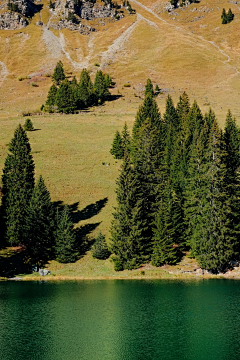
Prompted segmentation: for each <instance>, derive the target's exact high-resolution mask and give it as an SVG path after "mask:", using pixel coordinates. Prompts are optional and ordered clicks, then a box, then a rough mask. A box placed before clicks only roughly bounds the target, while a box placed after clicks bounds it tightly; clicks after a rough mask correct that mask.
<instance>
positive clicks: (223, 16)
mask: <svg viewBox="0 0 240 360" xmlns="http://www.w3.org/2000/svg"><path fill="white" fill-rule="evenodd" d="M221 19H222V24H227V23H228V18H227V13H226V10H225V9H224V8H223V11H222V15H221Z"/></svg>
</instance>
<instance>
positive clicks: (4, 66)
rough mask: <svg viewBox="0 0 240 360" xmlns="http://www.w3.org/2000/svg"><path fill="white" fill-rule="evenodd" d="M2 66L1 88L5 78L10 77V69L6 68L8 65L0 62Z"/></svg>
mask: <svg viewBox="0 0 240 360" xmlns="http://www.w3.org/2000/svg"><path fill="white" fill-rule="evenodd" d="M0 65H1V67H2V68H1V70H0V86H2V84H3V82H4V80H5V78H6V77H7V76H8V69H7V67H6V65H5V64H4V62H2V61H0Z"/></svg>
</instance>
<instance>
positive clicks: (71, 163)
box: [0, 0, 240, 276]
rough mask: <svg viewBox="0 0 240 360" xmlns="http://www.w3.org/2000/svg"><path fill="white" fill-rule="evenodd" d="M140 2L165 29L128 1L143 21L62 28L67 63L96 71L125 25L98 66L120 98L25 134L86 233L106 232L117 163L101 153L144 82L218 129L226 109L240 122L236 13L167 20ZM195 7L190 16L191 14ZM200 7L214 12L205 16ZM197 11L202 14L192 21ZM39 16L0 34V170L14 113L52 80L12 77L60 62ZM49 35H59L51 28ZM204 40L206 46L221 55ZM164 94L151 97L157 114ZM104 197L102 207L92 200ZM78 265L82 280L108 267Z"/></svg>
mask: <svg viewBox="0 0 240 360" xmlns="http://www.w3.org/2000/svg"><path fill="white" fill-rule="evenodd" d="M141 2H142V4H143V5H145V6H148V7H149V9H152V10H154V11H155V14H156V15H157V16H160V17H161V18H162V19H163V20H165V21H167V23H165V22H163V21H162V20H161V19H160V18H158V17H157V16H155V15H154V14H152V13H150V12H149V11H147V10H146V9H144V8H143V7H141V6H139V4H136V3H133V4H132V6H133V8H135V9H136V10H137V13H138V14H140V15H141V16H142V17H143V18H141V19H139V18H137V16H136V15H133V16H127V17H125V18H124V19H123V20H121V21H119V22H115V23H109V24H107V28H108V30H107V31H105V30H104V29H102V31H98V32H96V33H93V34H91V36H84V35H80V34H78V33H77V32H70V31H68V30H64V31H63V34H64V37H65V50H66V51H67V52H68V53H69V54H70V56H71V58H72V60H74V61H77V62H78V63H79V64H80V63H81V61H84V60H85V59H86V58H87V57H89V69H90V71H91V73H92V75H94V73H95V72H96V70H97V67H96V66H94V64H95V62H98V63H100V64H103V61H102V55H103V53H104V52H105V51H107V50H108V49H109V47H110V45H111V44H113V42H114V40H116V39H117V38H119V36H120V35H121V34H123V33H124V32H125V31H126V30H127V29H129V28H130V26H131V25H132V32H131V34H130V36H129V37H128V38H127V40H126V41H125V42H124V43H121V44H120V45H118V48H117V50H116V49H115V50H114V51H112V52H111V53H110V55H109V58H108V61H107V62H106V61H105V63H106V64H105V67H104V71H106V72H108V73H110V74H111V75H112V76H113V78H114V79H115V81H116V88H115V89H114V93H115V94H118V93H119V94H122V95H123V97H122V98H120V99H118V100H116V101H114V102H111V103H108V104H106V105H104V106H102V107H99V108H95V109H91V110H90V111H88V112H82V113H81V114H79V115H69V116H65V115H52V116H51V115H46V116H34V117H32V120H33V123H34V126H35V128H36V129H39V130H38V131H35V132H32V133H29V137H30V142H31V145H32V149H33V156H34V161H35V163H36V176H38V175H39V174H42V175H43V177H44V178H45V180H46V183H47V186H48V188H49V190H50V192H51V196H52V199H53V200H54V201H63V202H64V203H66V204H76V203H77V205H76V206H75V212H76V219H78V220H79V221H76V226H78V227H79V226H84V225H86V224H92V225H91V227H90V228H87V229H88V230H89V234H90V230H93V234H94V231H98V230H99V229H101V230H102V231H103V232H104V233H105V234H106V235H107V236H108V235H109V226H110V222H111V212H112V207H113V206H114V204H115V193H114V189H115V180H116V177H117V174H118V169H119V166H120V162H119V161H115V160H114V159H113V158H112V157H111V155H110V154H109V148H110V145H111V142H112V139H113V136H114V133H115V131H116V129H118V130H121V129H122V127H123V125H124V122H125V121H126V122H127V124H128V126H129V128H131V127H132V125H133V121H134V116H135V114H136V111H137V108H138V106H139V104H140V103H141V100H140V99H139V98H138V97H135V96H134V94H137V95H141V94H142V91H143V89H144V84H145V82H146V79H147V78H148V77H150V78H151V79H152V80H153V82H154V83H158V85H159V86H160V87H161V88H164V89H167V90H168V93H170V94H171V95H172V96H173V98H174V100H175V101H176V99H177V98H178V97H179V94H180V93H181V92H182V91H184V90H185V91H187V93H188V94H189V96H190V99H191V101H193V100H194V99H195V98H196V99H197V101H198V103H199V104H200V106H201V108H202V110H203V112H205V111H207V110H208V108H209V106H211V107H212V108H213V110H214V111H215V112H216V115H217V117H218V119H219V121H220V123H221V124H222V125H223V123H224V119H225V116H226V112H227V109H228V108H230V109H231V110H232V112H233V114H234V115H235V116H236V117H237V122H238V123H239V112H240V108H239V94H240V76H239V73H238V72H237V71H238V69H239V70H240V64H239V55H240V54H239V52H240V46H239V37H238V36H237V34H238V33H239V30H240V29H239V27H240V16H239V13H240V11H239V9H238V7H237V6H236V5H234V4H229V3H228V2H226V1H225V0H220V1H219V2H211V4H209V3H208V2H207V1H206V0H202V1H201V2H200V3H199V4H192V5H191V6H190V7H189V8H188V9H183V10H178V11H177V13H178V15H175V16H173V15H169V14H168V13H166V12H161V9H162V7H163V3H164V2H163V1H161V0H160V1H156V2H150V1H148V0H141ZM229 6H231V8H232V11H233V12H234V14H235V19H234V21H233V22H232V23H231V24H229V25H224V26H223V25H221V21H220V16H221V11H222V8H223V7H225V8H226V9H228V8H229ZM195 8H196V9H197V10H195V11H192V10H193V9H195ZM204 8H205V9H209V8H210V9H213V10H211V11H210V12H207V11H205V12H203V11H202V9H204ZM41 15H42V20H43V21H44V22H45V23H46V22H47V20H48V18H49V12H48V10H47V9H44V10H42V12H41ZM202 15H203V16H204V18H201V19H200V20H198V21H193V20H194V19H195V18H196V17H197V16H202ZM173 18H175V19H173ZM39 19H40V16H39V14H36V15H35V17H34V18H33V20H32V22H31V24H30V25H29V26H28V27H27V28H25V29H22V30H17V31H0V38H1V39H0V40H1V41H0V54H1V55H0V61H3V62H4V63H5V65H6V66H7V68H8V71H9V74H8V76H7V78H6V80H5V81H3V82H1V79H0V121H1V132H0V168H2V167H3V164H4V159H5V157H6V154H7V143H8V142H9V141H10V139H11V138H12V136H13V131H14V129H15V128H16V126H17V124H18V123H19V122H21V123H23V122H24V119H23V118H22V117H20V116H19V115H20V114H21V111H23V110H31V111H32V110H35V109H38V108H39V107H40V106H41V104H42V103H44V102H45V100H46V95H47V91H48V89H49V87H50V84H51V79H50V78H49V77H46V76H35V77H34V78H33V79H31V80H23V81H21V82H20V81H18V80H17V77H18V76H19V75H28V74H31V73H33V72H37V71H40V70H43V74H46V73H49V72H51V69H53V67H54V66H55V64H56V61H57V60H59V59H56V58H54V57H52V56H51V54H50V53H49V52H48V50H47V48H46V46H45V44H44V42H43V40H42V38H41V36H42V31H43V30H42V29H41V28H40V27H37V26H36V25H35V23H36V21H38V20H39ZM144 19H145V20H144ZM149 21H151V23H150V22H149ZM176 26H177V28H176ZM100 30H101V29H100ZM103 30H104V31H103ZM54 33H55V35H56V36H58V37H59V36H60V32H59V31H54ZM206 40H208V41H214V43H215V44H216V46H219V49H218V48H217V47H216V46H214V45H213V44H211V43H209V42H207V41H206ZM226 55H228V56H229V58H227V56H226ZM61 60H62V61H63V63H64V66H65V69H66V70H67V72H69V73H70V72H72V73H73V74H74V75H77V76H79V74H80V68H79V69H74V68H73V67H72V65H71V63H70V61H69V60H68V59H67V58H66V56H65V55H64V54H63V53H62V55H61ZM32 81H36V82H37V84H38V85H39V86H38V87H36V88H35V87H32V86H31V82H32ZM127 81H129V82H130V83H131V87H130V88H125V87H123V84H124V83H126V82H127ZM166 95H167V93H166V94H165V95H162V96H160V97H159V98H158V103H159V106H160V109H161V111H162V112H163V111H164V105H165V99H166ZM102 162H105V164H106V163H108V164H109V163H110V166H106V165H102ZM106 198H107V199H108V201H107V203H105V202H104V201H103V202H102V203H101V202H100V203H99V201H100V200H103V199H106ZM96 203H97V205H99V207H98V211H99V212H98V213H97V211H96V206H94V204H96ZM103 203H105V205H104V206H103ZM101 204H102V205H101ZM86 207H87V208H86ZM84 209H85V210H86V211H87V215H86V211H85V212H84V214H85V215H84V216H83V210H84ZM83 218H84V219H83ZM96 224H99V225H98V226H96ZM94 229H95V230H94ZM86 232H87V230H86ZM77 264H78V265H77V266H80V265H79V264H82V265H81V266H80V270H79V271H80V272H84V274H85V275H86V274H87V272H88V271H87V272H85V270H83V269H84V268H90V267H92V268H95V267H96V269H97V270H96V271H97V272H98V273H101V272H103V273H105V274H107V273H108V271H110V270H109V269H111V271H110V272H112V264H109V263H108V262H106V263H104V265H101V269H102V270H100V268H99V267H98V265H97V262H96V261H95V260H92V259H91V258H90V256H89V255H87V256H86V257H85V258H83V259H81V260H79V262H78V263H77ZM86 264H87V265H86ZM91 264H94V265H91ZM99 264H103V263H102V262H100V263H99ZM52 266H53V267H55V266H56V264H53V265H52ZM67 269H68V268H67ZM76 269H77V268H76ZM104 269H107V270H104ZM56 271H57V272H56V273H61V271H63V272H64V271H65V270H63V269H61V266H60V268H59V269H58V270H56ZM69 271H70V269H69ZM76 271H77V270H76ZM94 271H95V270H94ZM90 273H91V274H92V272H91V271H90ZM86 276H87V275H86Z"/></svg>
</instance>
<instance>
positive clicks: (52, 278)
mask: <svg viewBox="0 0 240 360" xmlns="http://www.w3.org/2000/svg"><path fill="white" fill-rule="evenodd" d="M210 279H221V280H240V276H236V275H234V274H233V275H229V274H227V275H222V274H221V275H212V274H204V275H192V274H169V273H166V274H161V275H159V276H157V275H132V276H131V275H130V276H127V275H116V276H114V275H112V276H111V275H110V276H101V275H99V276H74V275H72V276H71V275H55V276H54V275H46V276H27V275H25V276H22V277H20V276H16V277H14V278H2V279H1V280H2V281H50V282H51V281H98V280H100V281H102V280H184V281H185V280H192V281H199V280H210ZM1 280H0V281H1Z"/></svg>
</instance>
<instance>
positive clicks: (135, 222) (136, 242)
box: [111, 151, 149, 270]
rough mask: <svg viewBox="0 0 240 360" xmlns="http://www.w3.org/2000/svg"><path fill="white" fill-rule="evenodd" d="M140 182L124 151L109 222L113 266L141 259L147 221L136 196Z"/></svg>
mask: <svg viewBox="0 0 240 360" xmlns="http://www.w3.org/2000/svg"><path fill="white" fill-rule="evenodd" d="M140 188H141V184H140V183H139V182H138V181H137V180H136V178H135V174H134V170H133V167H132V165H131V161H130V157H129V154H128V152H127V151H126V152H125V155H124V161H123V164H122V168H121V173H120V176H119V178H118V180H117V190H116V193H117V207H116V208H115V210H114V213H113V217H114V219H113V221H112V226H111V249H112V252H113V253H114V254H115V257H114V258H113V259H114V267H115V270H123V269H133V268H135V267H137V266H139V265H140V264H141V263H142V262H145V261H146V259H147V258H148V257H149V255H147V256H146V253H147V252H146V245H147V244H146V231H147V221H146V219H144V216H143V213H142V209H143V200H142V199H139V198H138V193H139V192H140Z"/></svg>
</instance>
